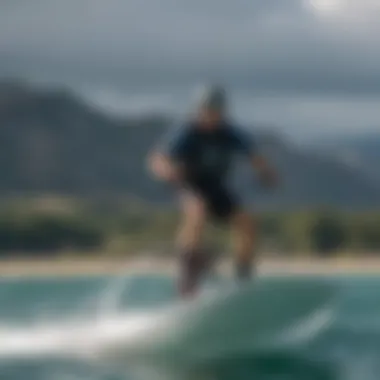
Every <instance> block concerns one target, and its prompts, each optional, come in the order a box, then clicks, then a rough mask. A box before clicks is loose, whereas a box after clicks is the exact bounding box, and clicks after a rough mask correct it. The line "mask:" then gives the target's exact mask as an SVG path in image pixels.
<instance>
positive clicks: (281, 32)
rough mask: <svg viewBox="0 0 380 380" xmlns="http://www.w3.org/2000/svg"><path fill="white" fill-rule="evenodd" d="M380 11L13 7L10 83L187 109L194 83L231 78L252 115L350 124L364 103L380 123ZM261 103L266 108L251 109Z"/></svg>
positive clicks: (124, 3) (116, 2)
mask: <svg viewBox="0 0 380 380" xmlns="http://www.w3.org/2000/svg"><path fill="white" fill-rule="evenodd" d="M379 9H380V7H379V6H378V5H377V2H376V0H330V1H329V0H286V1H284V0H234V1H230V0H192V1H188V0H160V1H157V0H144V1H141V0H107V1H105V0H65V1H60V0H29V1H26V0H19V1H7V2H4V1H3V2H1V3H0V58H1V62H2V64H1V66H0V76H11V75H12V76H20V75H21V76H25V77H28V78H32V79H36V80H39V81H55V82H64V83H66V84H69V85H71V86H73V87H76V88H79V89H81V90H82V91H84V92H85V89H86V88H90V87H91V88H97V89H98V90H96V91H95V92H96V93H97V94H98V95H97V97H98V100H97V102H98V103H99V102H102V103H104V104H105V103H108V104H110V103H113V105H114V108H115V109H116V108H118V109H120V108H123V107H125V109H128V106H127V105H125V106H123V104H126V100H127V99H128V102H130V103H129V108H139V107H140V108H141V107H143V105H144V104H156V106H157V107H158V106H159V105H161V106H164V105H169V106H170V105H172V104H177V103H178V104H179V103H181V104H182V105H183V104H184V103H185V95H184V94H185V90H186V89H187V90H188V89H189V86H192V85H194V83H197V82H201V81H206V80H207V81H218V82H219V81H221V82H224V83H226V84H227V85H228V86H229V87H230V88H232V89H233V90H234V91H235V92H236V93H237V94H238V97H239V99H241V106H240V108H241V110H242V111H241V112H243V113H244V115H247V117H248V115H252V114H253V111H252V110H254V111H255V112H254V113H255V114H256V115H262V116H261V118H264V119H265V117H264V115H263V112H264V111H262V109H266V107H278V108H276V110H277V111H276V112H277V114H281V113H282V114H284V113H287V115H288V116H287V117H288V119H289V124H291V123H293V124H297V123H298V124H300V123H301V121H302V123H303V122H304V121H305V120H306V119H309V122H312V121H313V120H312V118H313V117H316V116H317V114H320V113H322V114H323V113H324V114H325V115H330V119H332V120H331V123H332V124H344V122H345V120H346V119H347V121H348V122H349V121H350V120H353V118H352V117H346V116H345V115H351V114H352V113H353V112H352V109H355V107H353V106H352V102H353V100H352V99H354V98H355V99H356V100H355V102H356V103H355V104H356V105H357V106H358V107H360V109H361V110H363V111H362V112H361V111H360V112H359V113H358V114H360V115H363V117H364V118H365V116H366V115H367V114H368V115H372V116H371V117H369V116H368V117H367V118H366V119H371V121H372V119H374V118H375V114H376V117H377V116H378V115H377V113H376V112H374V111H373V108H374V107H373V103H374V102H376V101H377V99H378V98H379V97H380V39H379V38H378V35H380V11H379ZM100 93H103V95H99V94H100ZM111 93H113V95H110V94H111ZM94 94H95V93H94ZM117 94H119V95H117ZM116 96H120V97H119V99H118V100H117V99H116ZM92 97H93V99H95V95H93V96H92ZM106 98H107V99H108V100H106ZM173 98H174V100H173ZM179 98H180V99H179ZM99 99H103V100H99ZM112 99H113V100H112ZM250 99H255V104H259V103H260V101H259V99H264V100H265V99H266V100H265V101H264V100H262V101H261V105H262V107H263V108H262V109H260V107H259V108H257V107H253V108H252V107H249V106H245V107H244V106H243V104H250ZM276 99H277V100H276ZM279 99H282V100H281V101H280V100H279ZM320 99H322V100H320ZM323 99H325V100H323ZM361 99H362V100H361ZM363 99H367V100H368V101H367V100H363ZM280 103H281V105H280ZM131 104H132V105H133V107H132V106H131ZM312 104H313V106H312ZM343 104H346V105H349V106H347V107H346V106H344V105H343ZM365 104H366V105H365ZM165 107H166V106H165ZM292 107H293V108H292ZM356 108H357V107H356ZM274 109H275V108H272V111H270V112H268V115H269V116H270V115H275V114H276V113H275V112H273V110H274ZM290 109H292V111H290ZM323 110H325V111H323ZM334 110H335V111H334ZM296 114H298V116H297V117H296V116H295V115H296ZM292 115H293V116H292ZM334 115H335V116H334ZM336 115H340V116H339V120H337V119H336V118H338V116H336ZM354 116H355V115H353V117H354ZM272 117H273V116H272ZM266 118H267V117H266ZM294 118H298V120H299V122H297V121H296V120H293V119H294ZM279 119H281V118H280V117H279ZM331 123H330V124H331ZM356 124H358V123H356Z"/></svg>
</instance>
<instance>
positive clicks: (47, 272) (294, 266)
mask: <svg viewBox="0 0 380 380" xmlns="http://www.w3.org/2000/svg"><path fill="white" fill-rule="evenodd" d="M176 264H177V263H176V260H174V259H171V258H158V259H157V258H154V257H153V258H152V257H143V258H127V259H122V258H92V259H89V258H86V259H83V258H71V257H70V258H60V259H6V260H1V261H0V278H9V277H77V276H101V275H105V276H107V275H118V274H121V273H125V274H128V273H141V274H142V273H152V272H154V273H159V274H174V273H175V270H176ZM218 267H219V268H220V270H221V272H223V273H228V272H229V270H230V267H231V265H230V262H229V260H222V261H221V262H220V263H219V264H218ZM259 273H260V274H263V275H301V276H302V275H338V274H358V275H366V274H367V275H370V274H377V275H379V274H380V257H362V258H334V259H316V258H265V259H262V260H261V261H260V263H259Z"/></svg>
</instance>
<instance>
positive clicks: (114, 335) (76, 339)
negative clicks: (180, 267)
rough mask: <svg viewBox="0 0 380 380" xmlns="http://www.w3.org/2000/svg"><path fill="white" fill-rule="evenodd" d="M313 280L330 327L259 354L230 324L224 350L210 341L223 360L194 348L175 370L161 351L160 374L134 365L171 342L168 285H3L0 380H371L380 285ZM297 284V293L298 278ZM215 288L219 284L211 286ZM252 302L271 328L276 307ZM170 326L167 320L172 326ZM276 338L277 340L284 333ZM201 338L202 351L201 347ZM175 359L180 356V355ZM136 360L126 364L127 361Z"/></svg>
mask: <svg viewBox="0 0 380 380" xmlns="http://www.w3.org/2000/svg"><path fill="white" fill-rule="evenodd" d="M278 279H279V277H263V278H259V279H258V280H257V281H258V282H259V283H260V284H262V285H263V284H264V285H265V287H266V288H268V289H270V288H271V286H272V284H274V283H276V281H278ZM314 279H315V281H321V282H325V281H327V280H328V281H329V282H330V283H331V284H332V286H333V287H334V289H335V290H336V295H335V296H334V302H333V304H331V303H330V304H329V312H330V318H329V319H328V320H326V321H325V322H324V323H323V324H320V325H318V326H317V325H315V326H314V330H313V329H312V330H313V331H312V332H311V331H310V333H309V334H306V335H307V339H305V331H303V332H302V331H301V329H302V328H303V329H305V326H303V327H302V326H299V328H298V327H295V328H293V330H291V329H289V331H288V335H289V336H288V340H286V341H282V342H281V344H280V343H279V342H280V341H277V340H276V337H275V336H274V335H275V334H272V335H267V336H266V337H267V338H266V339H267V340H268V342H267V343H268V345H267V347H266V348H265V349H264V348H260V347H259V346H257V345H255V342H254V339H253V338H251V337H248V335H247V336H245V331H242V329H243V328H244V327H243V326H240V325H238V326H236V327H234V328H236V334H237V335H236V337H233V336H231V335H229V336H226V340H225V341H224V340H223V338H221V337H219V338H218V339H219V340H218V345H219V346H223V347H227V348H229V349H230V350H229V351H228V350H227V351H224V352H223V354H220V355H219V356H218V355H216V356H215V357H214V358H213V359H210V358H209V357H207V353H208V352H207V350H209V351H210V350H211V349H209V348H207V349H206V348H205V350H204V351H205V354H206V356H204V360H203V361H202V360H199V358H200V357H201V352H202V348H204V347H199V349H198V350H197V351H198V352H196V353H194V352H193V353H192V354H191V355H195V356H194V358H196V355H197V354H199V355H198V357H197V358H198V359H197V360H195V361H193V362H186V360H185V361H184V362H183V363H185V362H186V363H187V364H186V365H185V364H183V365H182V362H181V361H180V359H179V358H180V351H181V350H182V348H181V347H180V348H178V347H177V348H176V351H175V352H174V351H173V352H170V351H167V356H168V357H166V361H165V362H164V364H163V365H161V366H158V365H157V366H156V364H155V363H153V362H152V361H149V360H148V355H147V357H146V362H144V360H145V358H144V349H145V348H144V347H145V346H144V344H145V343H146V342H150V341H151V340H153V341H154V340H155V341H156V346H155V350H157V349H158V350H159V349H160V348H157V347H160V344H162V348H161V349H162V351H163V352H162V354H165V350H166V349H167V347H168V345H167V343H168V342H169V341H170V340H171V339H172V340H174V341H175V340H176V339H177V340H178V337H176V336H175V334H176V333H175V328H174V326H171V325H170V317H168V316H170V315H175V313H177V312H178V311H177V310H176V307H175V305H176V301H175V290H174V289H175V287H174V280H173V279H172V278H170V277H166V276H163V275H158V274H157V275H156V274H155V275H153V274H146V275H125V276H120V277H116V278H115V277H112V278H111V277H105V276H104V277H75V278H57V279H55V278H53V277H49V278H38V279H37V278H33V279H32V278H30V279H27V278H24V277H23V278H8V279H3V280H1V281H0V304H1V307H0V379H1V380H24V379H25V380H90V379H94V380H95V379H97V380H122V379H125V380H161V379H173V380H174V379H202V380H203V379H204V380H205V379H210V380H211V379H215V380H219V379H220V380H222V379H223V380H224V379H225V380H227V379H228V380H240V379H255V380H293V379H294V380H301V379H302V380H307V379H310V380H313V379H315V380H317V379H318V380H319V379H320V380H329V379H331V380H378V379H380V277H378V276H359V275H355V276H353V275H352V276H349V275H347V276H336V277H326V276H321V277H314ZM281 281H283V282H284V284H285V283H286V281H288V280H287V278H286V277H284V278H282V279H281ZM300 281H301V282H300V286H299V289H300V291H301V290H302V289H301V288H302V278H301V280H300ZM305 281H307V278H306V276H305ZM219 286H221V285H220V283H218V285H216V284H215V285H212V286H211V287H214V288H215V289H216V288H218V287H219ZM214 288H213V290H215V289H214ZM293 293H297V290H294V292H293ZM300 294H301V293H300ZM293 298H294V297H293ZM293 301H294V303H290V304H289V305H287V306H286V307H285V308H284V307H283V309H286V308H287V307H289V308H292V307H299V306H300V303H302V302H306V299H304V298H303V297H301V296H300V297H299V299H298V298H297V297H295V298H294V300H293ZM262 302H265V305H266V306H265V307H266V308H267V309H266V310H267V311H268V307H269V310H270V307H272V306H273V311H274V312H273V313H274V314H275V315H274V316H273V317H274V318H277V319H278V320H281V317H282V312H281V310H280V311H279V308H278V307H277V308H276V307H275V306H276V305H274V304H273V305H272V306H271V304H270V302H271V301H270V300H268V299H266V300H263V301H262ZM274 302H275V301H274ZM297 303H298V304H297ZM277 306H278V305H277ZM325 306H326V305H324V306H323V307H325ZM256 307H257V305H256ZM321 308H322V305H321ZM199 310H201V308H200V309H199ZM163 311H164V312H163ZM285 312H286V310H284V315H285V314H286V313H285ZM231 313H241V314H243V311H242V310H236V307H235V310H231ZM163 314H165V315H166V317H165V318H166V319H165V320H166V328H167V330H166V331H165V332H164V333H162V334H161V336H160V337H158V336H156V330H159V329H160V326H159V324H158V322H157V321H159V320H160V316H162V315H163ZM222 314H223V313H222ZM224 317H225V315H220V316H219V318H224ZM180 319H181V318H179V317H178V316H177V318H176V320H177V322H178V320H180ZM153 322H154V323H156V322H157V325H155V324H154V323H153ZM268 323H269V322H268ZM313 323H314V322H313ZM315 323H316V322H315ZM172 327H173V328H172ZM239 329H240V330H239ZM244 329H246V328H244ZM297 329H298V330H299V331H298V330H297ZM285 330H286V329H284V331H282V332H281V333H286V331H285ZM277 333H279V331H276V334H277ZM220 335H223V334H220ZM300 335H303V339H300V338H299V336H300ZM120 336H122V337H123V338H122V339H123V342H122V344H121V346H123V347H124V345H125V343H126V342H125V341H128V342H129V343H128V342H127V343H128V344H127V346H128V349H125V347H124V348H118V347H117V344H116V346H115V344H114V346H115V347H114V349H115V352H112V353H110V352H107V354H109V356H107V355H104V353H103V352H101V351H102V348H103V346H106V345H107V344H108V343H109V342H110V341H112V342H113V343H115V342H117V339H118V337H120ZM205 336H206V338H205V339H206V341H205V342H204V343H202V344H204V345H205V346H207V344H208V343H209V342H207V335H205ZM160 339H161V340H167V342H166V346H165V343H159V341H160ZM213 339H215V338H213ZM243 340H244V341H245V342H244V344H242V342H241V341H243ZM250 340H252V342H248V341H250ZM144 342H145V343H144ZM247 343H251V344H247ZM182 344H185V343H184V342H182ZM207 347H208V346H207ZM210 347H211V346H210ZM232 348H235V349H232ZM183 350H184V351H183V352H185V354H183V356H184V357H185V356H186V355H188V354H186V350H185V348H183ZM213 350H214V351H215V350H216V348H213ZM137 351H138V352H139V354H138V355H137V356H136V358H135V357H134V356H133V354H136V352H137ZM99 352H101V353H100V354H99ZM215 352H217V351H215ZM118 354H120V355H119V356H118ZM123 355H125V357H124V356H123ZM129 355H130V356H129ZM116 358H117V360H116ZM206 358H207V359H206ZM114 359H115V360H114ZM182 359H183V358H182ZM185 359H186V358H185ZM187 359H188V358H187ZM189 363H190V364H189ZM195 363H196V364H195ZM161 364H162V363H161Z"/></svg>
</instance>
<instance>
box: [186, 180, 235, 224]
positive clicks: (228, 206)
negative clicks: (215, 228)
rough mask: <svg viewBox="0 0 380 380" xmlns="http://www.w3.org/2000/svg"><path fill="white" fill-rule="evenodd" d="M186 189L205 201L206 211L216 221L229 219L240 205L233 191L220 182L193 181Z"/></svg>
mask: <svg viewBox="0 0 380 380" xmlns="http://www.w3.org/2000/svg"><path fill="white" fill-rule="evenodd" d="M188 191H190V192H194V194H196V195H198V196H200V197H201V198H202V199H203V200H204V201H205V203H206V207H207V212H208V213H209V215H210V217H211V218H213V219H215V220H217V221H227V220H229V219H230V218H231V217H232V216H233V215H234V214H235V213H236V212H237V210H238V208H239V206H240V204H239V201H238V198H237V197H236V195H235V194H234V193H233V191H231V190H230V189H229V188H227V186H225V185H222V184H217V185H215V184H213V183H212V184H199V183H193V184H190V185H189V187H188Z"/></svg>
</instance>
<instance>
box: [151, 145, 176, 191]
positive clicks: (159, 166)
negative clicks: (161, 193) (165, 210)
mask: <svg viewBox="0 0 380 380" xmlns="http://www.w3.org/2000/svg"><path fill="white" fill-rule="evenodd" d="M148 165H149V168H150V170H151V171H152V172H153V174H154V175H156V176H157V177H158V178H159V179H161V180H164V181H166V182H170V183H173V184H176V185H179V184H182V182H183V173H182V170H181V169H180V168H179V167H178V166H177V165H175V164H174V163H173V162H172V161H171V160H170V159H169V158H168V157H166V156H165V155H163V154H161V153H157V152H156V153H153V154H152V155H151V156H150V157H149V159H148Z"/></svg>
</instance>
